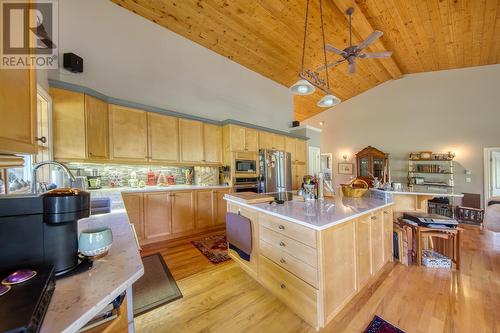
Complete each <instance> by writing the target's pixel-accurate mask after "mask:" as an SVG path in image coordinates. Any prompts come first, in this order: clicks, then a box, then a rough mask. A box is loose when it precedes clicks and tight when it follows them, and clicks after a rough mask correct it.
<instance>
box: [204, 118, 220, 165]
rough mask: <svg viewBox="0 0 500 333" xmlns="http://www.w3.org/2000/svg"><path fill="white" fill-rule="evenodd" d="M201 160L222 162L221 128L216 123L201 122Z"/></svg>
mask: <svg viewBox="0 0 500 333" xmlns="http://www.w3.org/2000/svg"><path fill="white" fill-rule="evenodd" d="M203 146H204V149H205V152H204V156H205V157H204V158H203V162H207V163H222V128H221V127H220V126H217V125H212V124H203Z"/></svg>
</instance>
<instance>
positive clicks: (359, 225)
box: [356, 215, 372, 288]
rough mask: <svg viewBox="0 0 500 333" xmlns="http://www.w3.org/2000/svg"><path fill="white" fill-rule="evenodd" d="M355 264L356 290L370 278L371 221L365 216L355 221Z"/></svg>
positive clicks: (368, 216)
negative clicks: (356, 271) (356, 258)
mask: <svg viewBox="0 0 500 333" xmlns="http://www.w3.org/2000/svg"><path fill="white" fill-rule="evenodd" d="M356 254H357V256H358V260H357V262H356V265H357V269H358V288H361V287H362V286H363V285H364V284H365V283H366V282H367V281H368V279H369V278H370V277H371V276H372V245H371V219H370V215H365V216H362V217H360V218H358V219H357V220H356Z"/></svg>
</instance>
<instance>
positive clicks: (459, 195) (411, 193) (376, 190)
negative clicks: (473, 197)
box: [370, 188, 464, 198]
mask: <svg viewBox="0 0 500 333" xmlns="http://www.w3.org/2000/svg"><path fill="white" fill-rule="evenodd" d="M370 190H371V191H375V192H379V193H390V194H405V195H408V194H409V195H428V196H433V197H455V198H462V197H463V196H464V195H463V194H456V193H445V192H426V191H411V190H409V189H407V188H403V190H402V191H385V190H380V189H375V188H371V189H370Z"/></svg>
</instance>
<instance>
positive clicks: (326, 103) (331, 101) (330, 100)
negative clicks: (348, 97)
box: [316, 94, 340, 108]
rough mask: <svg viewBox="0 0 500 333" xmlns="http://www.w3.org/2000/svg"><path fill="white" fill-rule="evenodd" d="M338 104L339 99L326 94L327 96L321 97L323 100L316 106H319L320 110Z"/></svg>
mask: <svg viewBox="0 0 500 333" xmlns="http://www.w3.org/2000/svg"><path fill="white" fill-rule="evenodd" d="M339 103H340V98H338V97H337V96H334V95H331V94H328V95H325V96H323V98H322V99H320V100H319V102H318V103H317V104H316V105H317V106H319V107H320V108H329V107H332V106H334V105H337V104H339Z"/></svg>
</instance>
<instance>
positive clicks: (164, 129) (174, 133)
mask: <svg viewBox="0 0 500 333" xmlns="http://www.w3.org/2000/svg"><path fill="white" fill-rule="evenodd" d="M148 135H149V160H150V161H162V162H179V119H178V118H175V117H170V116H165V115H161V114H157V113H151V112H148Z"/></svg>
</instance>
